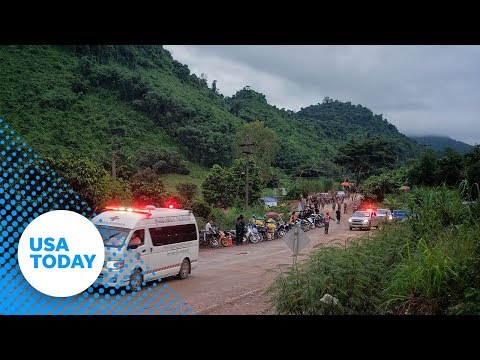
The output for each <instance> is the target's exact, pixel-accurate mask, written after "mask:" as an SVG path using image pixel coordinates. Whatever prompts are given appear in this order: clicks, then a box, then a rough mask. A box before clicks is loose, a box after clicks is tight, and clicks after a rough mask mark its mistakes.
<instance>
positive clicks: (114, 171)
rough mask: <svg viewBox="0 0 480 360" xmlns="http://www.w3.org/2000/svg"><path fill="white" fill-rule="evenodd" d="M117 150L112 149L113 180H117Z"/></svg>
mask: <svg viewBox="0 0 480 360" xmlns="http://www.w3.org/2000/svg"><path fill="white" fill-rule="evenodd" d="M116 155H117V152H116V151H115V150H113V151H112V179H113V181H116V180H117V158H116Z"/></svg>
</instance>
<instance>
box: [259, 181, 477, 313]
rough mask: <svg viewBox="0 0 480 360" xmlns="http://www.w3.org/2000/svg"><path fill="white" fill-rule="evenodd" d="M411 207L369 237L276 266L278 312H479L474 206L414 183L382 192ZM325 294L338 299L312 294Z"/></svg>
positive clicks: (271, 289) (273, 287) (443, 191)
mask: <svg viewBox="0 0 480 360" xmlns="http://www.w3.org/2000/svg"><path fill="white" fill-rule="evenodd" d="M395 201H396V203H395V206H399V204H401V206H399V207H401V208H408V209H409V210H410V211H412V212H414V213H415V214H417V217H414V218H411V219H410V220H408V221H407V222H405V223H393V224H389V225H387V226H385V227H384V228H383V229H381V230H380V231H379V232H378V235H377V236H376V237H374V238H372V239H367V238H365V237H363V238H359V239H356V240H353V241H351V242H350V243H349V244H348V246H347V244H345V247H344V248H338V247H337V248H335V247H327V248H322V249H321V250H320V251H318V252H316V253H314V254H312V255H311V256H310V257H309V259H308V260H307V261H306V262H304V263H301V264H298V265H296V266H293V267H283V268H280V269H278V271H277V272H278V274H277V278H276V280H275V281H274V282H273V283H272V285H271V286H270V287H269V288H268V291H267V292H268V294H270V296H271V303H272V305H273V306H274V307H275V309H276V311H277V312H278V313H279V314H461V313H479V312H480V305H479V301H480V285H479V284H480V282H479V280H480V276H479V275H478V274H479V270H480V269H479V265H480V261H478V258H479V257H478V254H479V253H480V211H479V210H478V208H479V207H480V205H478V204H476V203H474V204H471V205H469V206H467V205H464V204H462V198H461V196H460V194H459V192H458V191H457V190H452V189H448V188H447V187H446V186H442V187H438V188H420V189H418V188H417V189H414V190H412V191H411V192H408V193H404V194H402V195H400V196H399V198H398V199H392V198H390V199H389V202H390V203H394V202H395ZM325 294H329V295H331V296H334V297H335V298H336V299H338V301H339V304H337V305H335V306H334V305H331V304H325V303H323V302H322V301H321V300H320V299H322V297H323V296H324V295H325Z"/></svg>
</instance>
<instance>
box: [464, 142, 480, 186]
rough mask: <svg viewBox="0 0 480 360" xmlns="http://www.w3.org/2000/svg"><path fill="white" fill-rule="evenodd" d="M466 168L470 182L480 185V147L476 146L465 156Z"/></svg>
mask: <svg viewBox="0 0 480 360" xmlns="http://www.w3.org/2000/svg"><path fill="white" fill-rule="evenodd" d="M465 168H466V171H467V177H468V182H469V183H470V184H474V183H477V184H480V145H475V146H474V147H473V149H472V150H470V151H469V152H468V153H466V154H465Z"/></svg>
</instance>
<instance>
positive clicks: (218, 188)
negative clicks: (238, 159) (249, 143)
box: [202, 164, 236, 207]
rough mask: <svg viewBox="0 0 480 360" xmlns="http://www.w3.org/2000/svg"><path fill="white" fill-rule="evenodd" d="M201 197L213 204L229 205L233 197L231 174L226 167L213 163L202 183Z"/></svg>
mask: <svg viewBox="0 0 480 360" xmlns="http://www.w3.org/2000/svg"><path fill="white" fill-rule="evenodd" d="M202 193H203V198H204V199H205V201H206V202H207V203H209V204H210V205H213V206H222V207H227V206H229V205H230V204H231V203H232V202H233V200H234V198H235V195H236V194H235V192H234V186H233V184H232V174H231V173H230V171H229V170H228V169H224V168H222V167H221V166H220V165H218V164H215V165H213V166H212V169H211V170H210V173H209V174H208V175H207V176H206V178H205V180H204V181H203V183H202Z"/></svg>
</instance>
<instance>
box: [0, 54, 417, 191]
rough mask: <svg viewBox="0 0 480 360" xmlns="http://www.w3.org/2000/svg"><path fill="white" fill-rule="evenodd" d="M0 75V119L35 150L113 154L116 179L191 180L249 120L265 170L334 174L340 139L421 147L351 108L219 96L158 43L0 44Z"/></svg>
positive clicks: (221, 159)
mask: <svg viewBox="0 0 480 360" xmlns="http://www.w3.org/2000/svg"><path fill="white" fill-rule="evenodd" d="M0 76H1V87H0V117H1V118H3V119H4V120H5V121H6V122H7V123H8V124H10V126H11V127H12V129H13V130H15V131H16V133H17V134H19V135H21V136H22V138H23V139H24V140H25V141H27V142H28V143H29V144H30V145H31V147H32V148H33V149H34V150H35V151H36V152H37V153H38V154H39V155H40V156H48V157H53V158H57V157H59V156H60V155H66V154H71V155H74V156H76V157H86V158H89V159H92V160H94V161H96V162H98V163H100V164H101V165H102V166H103V167H104V168H105V169H106V170H108V171H109V170H110V162H111V158H112V151H114V150H115V151H116V152H117V166H118V169H119V176H120V177H124V178H127V177H129V176H132V175H133V174H134V173H136V172H138V171H140V170H141V169H142V168H145V167H151V168H153V170H154V171H155V172H156V173H157V174H158V175H161V176H162V178H163V179H165V180H166V181H167V183H168V182H173V183H176V182H179V181H183V180H191V182H193V183H195V184H197V185H198V184H200V183H201V179H202V178H203V177H204V176H205V174H206V173H207V172H208V169H209V168H210V167H211V166H212V165H213V164H216V163H217V164H220V165H222V166H226V165H230V164H231V163H232V161H233V159H234V158H235V154H234V152H233V142H234V138H235V133H236V132H237V131H238V130H239V129H240V127H241V126H242V125H243V124H245V123H249V122H252V121H256V120H260V121H262V122H263V123H264V125H265V126H266V127H269V128H271V129H273V130H274V131H275V132H276V133H277V135H278V138H279V142H280V151H279V153H278V154H277V156H276V160H275V161H274V163H273V166H275V167H277V168H278V169H281V171H282V172H283V173H284V174H286V175H292V176H304V177H317V176H327V177H339V176H343V175H344V174H345V173H346V171H345V169H342V168H340V167H339V166H338V165H335V164H334V163H333V160H332V159H333V157H334V155H335V154H336V152H337V150H336V149H337V148H338V147H339V146H341V145H342V144H344V143H345V142H346V141H347V140H348V139H349V138H364V137H375V136H381V137H383V138H385V137H386V138H387V139H389V140H391V142H392V147H396V148H398V149H399V154H400V157H399V162H400V161H402V160H404V159H405V158H406V157H408V156H410V155H412V156H414V155H416V154H417V153H418V152H419V148H420V147H419V145H418V144H416V143H415V142H414V141H413V140H411V139H409V138H407V137H405V136H404V135H402V134H400V133H398V131H397V130H396V128H395V127H394V126H393V125H391V124H388V122H387V121H386V120H383V119H382V116H381V115H373V113H372V112H371V111H370V110H368V109H366V108H364V107H361V106H360V105H357V106H354V105H351V104H350V103H342V102H338V101H331V100H329V101H324V103H323V104H319V105H315V106H310V107H308V108H305V109H302V110H301V111H300V112H298V113H294V112H292V111H285V110H280V109H278V108H276V107H275V106H271V105H269V104H268V103H267V102H266V100H265V96H264V95H263V94H260V93H258V92H255V91H254V90H250V89H248V88H244V89H242V90H240V91H238V92H237V93H236V94H235V95H234V96H232V97H230V98H225V97H224V96H223V95H221V94H219V93H217V92H216V90H215V89H214V88H212V86H211V84H208V83H207V81H206V80H205V79H203V78H199V77H197V76H196V75H194V74H191V73H190V70H189V69H188V67H187V66H186V65H184V64H181V63H179V62H178V61H176V60H174V59H173V58H172V56H171V54H170V53H169V52H168V51H167V50H165V49H163V47H161V46H147V45H138V46H130V45H128V46H123V45H122V46H120V45H115V46H100V45H95V46H87V45H75V46H0ZM209 85H210V86H209ZM279 171H280V170H279ZM168 174H170V175H168ZM172 186H173V185H172V184H167V187H169V188H172Z"/></svg>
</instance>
